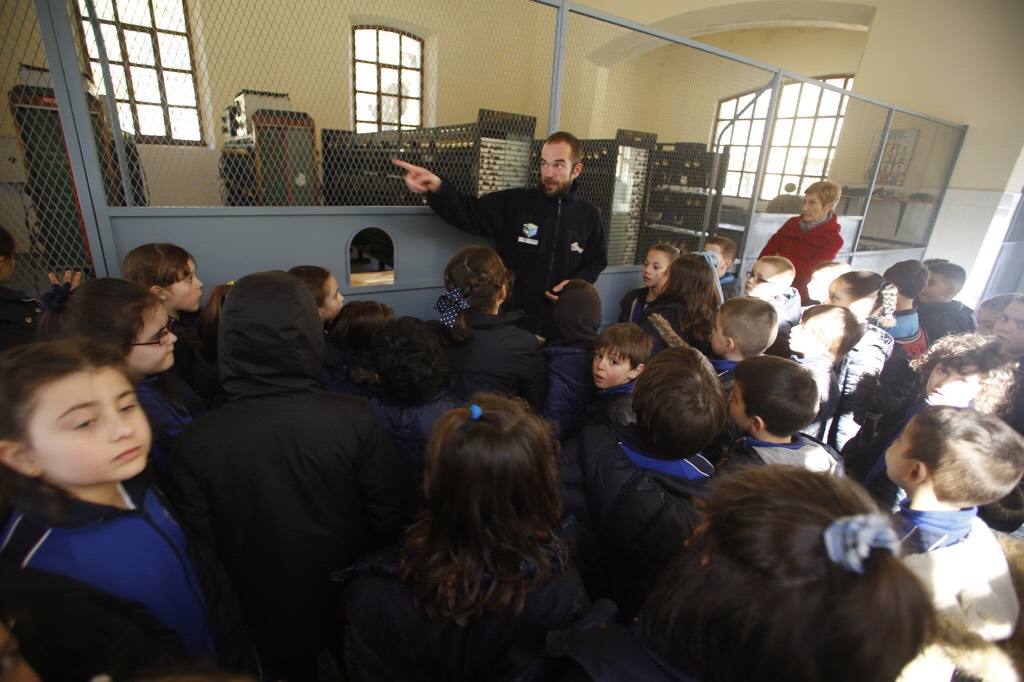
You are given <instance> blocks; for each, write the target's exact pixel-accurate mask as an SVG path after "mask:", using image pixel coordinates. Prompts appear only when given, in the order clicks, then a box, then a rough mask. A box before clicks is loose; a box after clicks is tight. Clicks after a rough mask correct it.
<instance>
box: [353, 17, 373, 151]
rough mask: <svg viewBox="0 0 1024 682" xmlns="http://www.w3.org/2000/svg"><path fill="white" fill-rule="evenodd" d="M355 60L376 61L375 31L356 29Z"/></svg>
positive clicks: (371, 29)
mask: <svg viewBox="0 0 1024 682" xmlns="http://www.w3.org/2000/svg"><path fill="white" fill-rule="evenodd" d="M356 59H362V60H363V61H367V62H375V61H377V29H375V28H358V29H356ZM374 131H376V128H374Z"/></svg>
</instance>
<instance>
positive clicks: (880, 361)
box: [828, 324, 895, 450]
mask: <svg viewBox="0 0 1024 682" xmlns="http://www.w3.org/2000/svg"><path fill="white" fill-rule="evenodd" d="M894 343H895V342H894V341H893V338H892V335H891V334H890V333H889V332H887V331H885V330H883V329H880V328H879V327H876V326H875V325H873V324H866V325H864V335H863V336H861V337H860V340H859V341H858V342H857V343H856V344H855V345H854V347H853V348H852V349H850V352H849V353H847V354H846V357H845V358H843V360H842V362H840V363H839V371H838V372H837V373H836V380H837V382H838V386H839V398H838V400H837V401H836V412H835V414H834V415H833V416H832V419H831V421H830V422H829V426H828V444H829V445H831V446H832V447H834V448H836V449H839V450H842V449H843V446H844V445H846V441H848V440H850V439H851V438H853V437H854V436H855V435H856V434H857V431H859V430H860V424H859V423H858V420H859V419H861V420H862V418H863V416H864V414H865V413H866V412H867V411H868V409H869V407H870V406H869V405H868V402H869V401H870V400H871V398H870V395H871V394H872V393H873V392H874V391H873V388H874V386H875V385H876V384H877V377H878V376H879V375H880V374H881V373H882V370H883V368H884V367H885V363H886V362H887V361H888V360H889V358H890V357H891V356H892V351H893V345H894ZM869 377H870V378H869Z"/></svg>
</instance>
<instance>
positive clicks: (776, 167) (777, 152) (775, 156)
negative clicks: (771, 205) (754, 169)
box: [765, 147, 786, 196]
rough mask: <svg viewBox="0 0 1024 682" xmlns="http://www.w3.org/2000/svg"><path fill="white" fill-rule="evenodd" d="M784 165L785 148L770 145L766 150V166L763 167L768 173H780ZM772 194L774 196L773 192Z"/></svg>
mask: <svg viewBox="0 0 1024 682" xmlns="http://www.w3.org/2000/svg"><path fill="white" fill-rule="evenodd" d="M785 166H786V148H785V147H772V149H771V151H770V152H768V166H767V167H766V168H765V170H767V171H768V172H769V173H781V172H782V169H783V168H785ZM772 196H775V195H774V194H773V195H772Z"/></svg>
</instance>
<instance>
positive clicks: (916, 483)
mask: <svg viewBox="0 0 1024 682" xmlns="http://www.w3.org/2000/svg"><path fill="white" fill-rule="evenodd" d="M885 464H886V473H887V474H888V476H889V478H890V479H892V481H893V482H894V483H896V484H897V485H899V486H900V487H902V488H903V489H904V490H905V491H906V493H907V499H905V500H904V501H903V502H902V503H901V504H900V508H899V511H898V512H897V514H896V522H897V525H898V526H901V527H902V530H903V536H904V537H903V540H902V544H903V550H904V554H905V556H904V559H903V560H904V562H905V563H906V565H907V566H908V567H909V568H910V569H911V570H912V571H914V572H915V573H916V574H917V575H918V577H919V578H921V580H922V582H923V583H924V584H925V587H927V588H928V589H929V590H930V591H931V593H932V597H933V600H934V604H935V607H936V609H937V610H938V611H939V613H940V614H942V615H943V616H945V617H946V618H947V619H949V620H950V621H952V622H953V623H955V624H957V625H960V626H961V627H962V628H963V629H965V630H968V631H970V632H973V633H975V634H977V635H980V636H981V637H982V638H984V639H985V640H988V641H990V642H993V641H998V640H1003V639H1006V638H1008V637H1009V636H1010V635H1011V634H1013V631H1014V629H1015V627H1016V623H1017V618H1018V616H1019V614H1020V604H1019V602H1018V599H1017V594H1016V592H1015V591H1014V588H1013V583H1012V582H1011V580H1010V569H1009V566H1008V564H1007V560H1006V555H1005V554H1004V552H1003V550H1002V548H1001V547H1000V545H999V542H998V541H997V540H996V537H995V535H994V534H993V533H992V531H991V530H989V528H988V526H986V525H985V523H984V522H983V521H982V520H981V519H979V518H978V516H977V514H978V506H979V505H984V504H988V503H991V502H994V501H996V500H999V499H1001V498H1002V497H1004V496H1005V495H1006V494H1007V493H1009V492H1010V491H1012V490H1013V489H1014V487H1015V486H1016V485H1017V483H1018V482H1019V481H1020V479H1021V475H1022V474H1024V439H1022V438H1021V436H1020V435H1019V434H1017V433H1015V432H1014V431H1013V429H1011V428H1010V427H1009V426H1007V425H1006V424H1005V423H1004V422H1003V421H1002V420H1001V419H1000V418H999V417H996V416H993V415H986V414H981V413H979V412H976V411H975V410H972V409H969V408H957V407H939V406H935V407H928V408H925V409H924V410H923V411H921V412H920V413H918V414H917V415H916V416H915V417H914V418H913V419H911V420H910V422H909V423H908V424H907V427H906V428H905V429H904V430H903V433H902V434H901V435H900V437H899V438H898V439H897V440H896V441H895V442H894V443H893V444H892V445H891V446H890V447H889V449H888V450H887V451H886V453H885ZM954 667H955V663H954V662H953V661H952V660H950V659H949V658H947V657H946V656H945V655H944V654H943V653H941V652H939V651H937V650H936V649H934V648H933V649H928V650H926V651H925V652H924V653H923V654H922V656H920V657H919V658H918V659H916V660H915V661H914V662H913V663H912V664H911V665H910V666H909V667H908V668H907V670H906V671H905V678H906V679H911V680H917V679H921V680H925V679H928V680H933V679H948V678H949V677H950V675H951V674H952V672H953V668H954ZM910 672H913V674H912V675H909V676H907V673H910ZM972 676H973V675H972ZM901 679H904V678H903V677H901ZM986 679H987V677H986Z"/></svg>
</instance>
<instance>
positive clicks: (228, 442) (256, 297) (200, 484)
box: [173, 272, 411, 658]
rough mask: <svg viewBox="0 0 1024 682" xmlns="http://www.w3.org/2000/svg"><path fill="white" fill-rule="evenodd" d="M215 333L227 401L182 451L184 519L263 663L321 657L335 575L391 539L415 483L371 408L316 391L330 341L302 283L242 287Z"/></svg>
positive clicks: (274, 281) (258, 279)
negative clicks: (217, 568) (206, 549)
mask: <svg viewBox="0 0 1024 682" xmlns="http://www.w3.org/2000/svg"><path fill="white" fill-rule="evenodd" d="M219 335H220V336H219V351H220V352H219V362H220V374H221V378H222V379H223V383H224V388H225V390H226V391H227V393H228V395H229V398H230V400H229V402H228V404H227V405H225V406H224V407H223V408H221V409H219V410H217V411H215V412H211V413H209V414H207V415H205V416H204V417H201V418H200V419H197V420H196V421H194V422H193V423H192V424H191V425H190V426H189V427H188V428H187V429H186V430H185V432H184V433H183V434H182V435H181V437H180V438H179V440H178V443H177V446H178V453H177V455H176V457H175V459H174V469H173V474H174V476H175V480H176V482H177V483H178V487H179V489H180V491H181V492H180V499H179V500H178V502H179V509H180V512H181V515H182V517H183V518H184V520H185V521H186V522H187V523H188V524H189V525H190V526H191V527H192V528H193V529H194V530H195V531H196V532H197V533H198V534H199V535H200V537H201V538H203V539H205V540H207V541H208V542H209V543H210V544H211V546H213V547H214V549H215V550H216V551H217V553H218V555H219V556H220V558H221V560H222V561H223V563H224V566H225V568H226V569H227V571H228V574H229V575H230V577H231V579H232V582H233V583H234V585H235V588H236V589H237V591H238V595H239V600H240V602H241V605H242V612H243V618H244V619H245V623H246V625H247V627H248V629H249V631H250V633H251V634H252V636H253V639H254V640H255V642H256V644H257V647H258V648H259V649H260V651H261V654H262V655H264V656H268V657H270V658H277V657H302V656H311V655H312V656H315V654H316V651H317V650H318V649H319V647H320V646H321V644H322V642H323V638H324V635H325V627H326V626H325V624H326V621H327V618H328V614H329V613H330V609H331V604H330V592H331V589H330V581H329V573H330V572H331V571H332V570H338V569H342V568H345V567H346V566H348V565H350V564H352V563H353V562H354V560H355V558H356V557H357V556H358V555H360V554H361V553H363V552H366V551H369V550H372V549H375V548H378V547H381V546H384V545H386V544H388V543H389V542H392V541H394V539H395V538H396V537H397V535H398V534H399V533H400V532H401V530H402V528H403V526H404V524H405V523H406V521H407V519H408V514H407V511H406V505H407V502H408V500H409V499H410V498H411V496H410V495H409V494H408V493H409V489H410V482H409V481H408V479H407V474H406V473H405V471H404V467H402V466H401V464H400V462H399V460H398V459H397V455H396V454H395V451H394V448H393V446H392V444H391V442H390V441H389V440H388V438H387V436H386V435H385V434H384V432H383V430H382V428H381V426H380V423H379V422H378V420H377V417H376V415H375V414H374V411H373V408H372V407H370V405H369V404H368V403H367V402H366V401H364V400H363V399H361V398H354V397H350V396H343V395H334V394H330V393H326V392H324V391H323V390H322V389H321V388H320V379H321V367H322V363H323V345H324V339H323V332H322V330H321V325H320V319H319V316H318V315H317V312H316V304H315V302H314V301H313V296H312V294H311V293H310V292H309V290H308V289H307V288H306V287H305V285H303V284H302V282H301V281H299V280H298V279H297V278H295V277H293V276H292V275H289V274H287V273H284V272H266V273H259V274H255V275H249V276H248V277H245V278H243V279H241V280H239V282H238V283H237V284H236V285H235V286H234V289H233V290H232V292H231V296H229V297H228V299H227V301H226V302H225V304H224V310H223V318H222V320H221V324H220V330H219Z"/></svg>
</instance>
